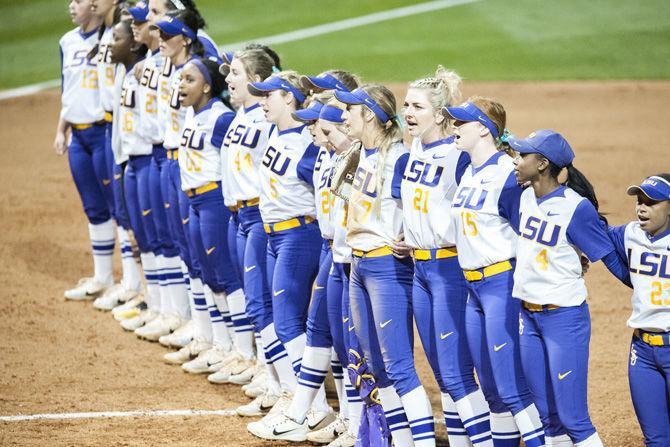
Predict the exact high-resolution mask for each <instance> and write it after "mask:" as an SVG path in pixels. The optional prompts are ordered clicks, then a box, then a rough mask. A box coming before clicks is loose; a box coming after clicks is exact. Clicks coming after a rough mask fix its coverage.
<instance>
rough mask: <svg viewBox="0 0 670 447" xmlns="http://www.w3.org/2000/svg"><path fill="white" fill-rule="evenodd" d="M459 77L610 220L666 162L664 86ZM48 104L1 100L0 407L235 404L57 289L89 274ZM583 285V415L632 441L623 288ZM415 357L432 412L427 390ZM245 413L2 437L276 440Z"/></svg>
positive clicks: (132, 441)
mask: <svg viewBox="0 0 670 447" xmlns="http://www.w3.org/2000/svg"><path fill="white" fill-rule="evenodd" d="M466 84H467V85H466V89H465V93H466V95H467V94H475V93H476V94H481V95H485V96H489V95H490V96H495V97H497V98H498V99H499V100H500V101H501V102H502V103H503V104H505V106H506V108H507V110H508V114H509V123H508V124H509V126H508V127H510V129H512V131H513V132H514V133H516V134H518V135H525V134H527V133H529V132H530V131H532V130H534V129H537V128H552V129H555V130H559V131H561V132H562V133H563V134H564V135H565V136H566V137H567V139H568V140H569V141H570V142H571V144H572V146H573V148H574V149H575V151H576V153H577V158H576V160H575V165H576V166H577V167H579V168H580V169H582V170H583V171H584V172H585V174H586V175H587V176H588V177H589V178H590V179H591V181H592V182H593V183H594V185H595V186H596V190H597V192H598V195H599V198H600V200H601V204H602V209H603V210H604V211H605V212H607V213H608V218H609V220H610V222H611V223H617V224H620V223H624V222H627V221H629V220H631V219H633V218H634V213H633V210H634V202H633V200H632V199H630V198H628V197H627V196H626V195H625V187H626V186H628V185H629V184H631V183H632V182H638V181H639V180H640V179H642V178H643V177H645V176H647V175H649V174H652V173H657V172H658V171H661V170H664V171H670V162H669V161H668V160H670V158H669V157H668V149H667V148H668V147H670V144H669V143H670V137H669V136H668V133H667V131H666V130H664V129H667V124H666V122H665V114H664V113H663V110H664V107H665V106H666V105H667V103H668V102H669V101H670V82H607V83H597V82H581V83H575V82H561V83H504V84H501V83H466ZM401 90H402V86H397V88H396V92H400V91H401ZM58 107H59V102H58V92H56V91H50V92H47V93H44V94H40V95H35V96H31V97H25V98H18V99H12V100H8V101H4V102H0V141H3V142H4V143H3V144H4V149H2V154H3V157H2V159H3V160H4V161H3V162H2V163H1V164H0V178H1V179H2V183H3V187H4V191H3V192H2V193H1V194H0V283H1V284H2V288H1V289H0V299H1V302H2V306H1V307H0V317H2V318H3V321H4V323H3V324H2V325H1V326H0V339H2V340H3V342H2V344H1V347H0V353H2V355H1V356H0V415H3V416H4V415H19V414H35V413H69V412H95V411H131V410H154V409H165V410H167V409H200V410H207V409H210V410H214V409H229V408H234V407H235V406H236V405H239V404H240V403H244V402H247V401H248V399H246V398H245V397H244V396H243V395H242V394H241V393H240V392H239V391H238V389H237V388H236V387H234V386H228V385H223V386H213V385H210V384H208V383H207V381H206V380H205V379H204V377H195V376H190V375H187V374H185V373H182V372H181V371H180V369H179V368H177V367H174V366H168V365H165V364H163V363H162V362H161V361H160V360H161V356H162V354H163V353H164V352H165V349H164V348H163V347H161V346H160V345H157V344H151V343H147V342H142V341H139V340H138V339H137V338H136V337H135V336H134V335H132V334H128V333H124V332H123V330H122V329H121V328H120V327H119V326H118V324H117V323H116V322H115V321H114V320H113V319H112V318H111V316H109V315H107V314H103V313H101V312H97V311H95V310H94V309H93V308H92V307H91V306H90V304H83V303H69V302H64V300H63V297H62V293H63V290H64V289H65V288H67V287H68V286H71V285H72V283H73V282H74V281H76V280H77V279H78V278H79V277H81V276H85V275H88V274H90V269H91V265H90V246H89V242H88V236H87V231H86V220H85V217H84V214H83V212H82V209H81V204H80V202H79V198H78V196H77V193H76V190H75V188H74V185H73V183H72V181H71V178H70V173H69V170H68V165H67V158H66V157H57V156H56V155H54V153H53V150H52V148H51V144H52V140H53V131H54V128H55V124H56V120H57V117H58ZM117 265H118V262H117ZM117 277H118V272H117ZM588 286H589V291H590V295H591V296H590V306H591V315H592V318H593V337H592V342H591V364H590V386H589V391H590V408H591V414H592V417H593V419H594V422H595V424H596V427H597V428H598V430H599V432H600V435H601V437H602V439H603V441H604V442H605V445H607V446H610V447H615V446H618V447H630V446H639V445H642V437H641V433H640V429H639V427H638V425H637V421H636V419H635V416H634V414H633V408H632V405H631V401H630V396H629V391H628V383H627V376H626V371H627V366H626V365H627V360H628V344H629V341H630V330H628V329H627V328H626V319H627V317H628V315H629V313H630V299H629V297H630V293H629V292H628V291H627V289H626V288H625V287H623V286H621V285H619V284H618V283H617V282H616V281H615V280H614V279H613V278H612V277H611V276H610V275H609V274H608V273H607V272H606V271H605V269H604V268H603V267H602V266H600V265H596V266H594V267H593V268H592V269H591V271H590V272H589V274H588ZM419 357H420V359H419V360H418V361H419V363H420V369H421V374H422V378H423V379H424V380H425V383H426V384H427V386H428V388H429V392H430V394H431V395H432V397H433V401H434V409H435V410H438V409H439V406H438V405H439V404H438V402H439V395H438V393H437V389H436V386H435V384H434V381H433V380H432V379H431V378H430V374H429V371H428V368H427V366H426V363H425V360H424V359H423V356H422V355H420V356H419ZM246 422H247V421H246V420H245V421H242V420H240V419H238V418H237V417H224V416H193V417H162V418H155V417H134V418H123V419H106V418H101V419H85V420H68V421H30V422H0V445H45V444H47V443H48V444H49V445H133V446H135V445H142V446H144V445H147V446H148V445H168V444H169V445H200V446H210V445H211V446H215V445H216V446H222V445H224V446H233V445H235V446H266V445H267V446H269V445H282V444H280V443H263V442H260V441H259V440H257V439H255V438H253V437H252V436H251V435H249V434H247V432H246V430H245V423H246ZM443 445H444V444H443Z"/></svg>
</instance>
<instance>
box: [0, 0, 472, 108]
mask: <svg viewBox="0 0 670 447" xmlns="http://www.w3.org/2000/svg"><path fill="white" fill-rule="evenodd" d="M478 1H480V0H434V1H430V2H425V3H419V4H417V5H412V6H404V7H401V8H395V9H389V10H387V11H381V12H375V13H373V14H368V15H364V16H360V17H353V18H351V19H345V20H339V21H337V22H331V23H324V24H322V25H317V26H311V27H309V28H303V29H299V30H296V31H289V32H286V33H281V34H275V35H273V36H266V37H258V38H256V39H251V40H245V41H242V42H233V43H228V44H224V45H221V46H220V48H219V50H223V49H225V50H238V49H240V48H244V46H245V45H246V44H248V43H249V42H261V43H263V44H265V45H276V44H281V43H287V42H293V41H296V40H302V39H307V38H310V37H315V36H320V35H322V34H328V33H334V32H336V31H343V30H346V29H350V28H356V27H359V26H364V25H369V24H372V23H379V22H385V21H387V20H393V19H399V18H402V17H408V16H413V15H417V14H423V13H426V12H431V11H437V10H440V9H446V8H451V7H453V6H459V5H465V4H468V3H475V2H478ZM59 85H60V79H52V80H51V81H46V82H40V83H39V84H32V85H26V86H23V87H18V88H14V89H9V90H2V91H0V101H2V100H4V99H10V98H18V97H21V96H28V95H33V94H35V93H39V92H41V91H43V90H47V89H50V88H54V87H58V86H59Z"/></svg>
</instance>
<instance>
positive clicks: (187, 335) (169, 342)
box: [158, 320, 194, 348]
mask: <svg viewBox="0 0 670 447" xmlns="http://www.w3.org/2000/svg"><path fill="white" fill-rule="evenodd" d="M182 321H183V320H182ZM193 332H194V324H193V320H186V321H185V322H184V324H182V325H181V326H180V327H179V328H178V329H177V330H175V331H174V332H173V333H171V334H167V335H163V336H161V337H159V338H158V343H160V344H162V345H163V346H167V347H173V348H183V347H184V346H186V345H187V344H189V343H191V340H193Z"/></svg>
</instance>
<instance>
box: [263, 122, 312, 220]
mask: <svg viewBox="0 0 670 447" xmlns="http://www.w3.org/2000/svg"><path fill="white" fill-rule="evenodd" d="M318 151H319V148H317V147H316V146H314V144H313V143H312V135H310V133H309V130H308V129H307V126H300V127H296V128H293V129H287V130H283V131H279V130H278V129H277V128H276V127H275V128H273V130H272V132H271V133H270V138H269V140H268V147H267V149H266V151H265V155H264V156H263V160H262V162H261V167H260V184H261V195H260V210H261V216H262V217H263V222H265V223H275V222H282V221H284V220H288V219H292V218H294V217H301V216H310V217H312V218H316V209H315V206H314V187H313V185H312V175H313V172H314V163H315V162H316V156H317V154H318Z"/></svg>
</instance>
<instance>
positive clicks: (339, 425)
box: [307, 414, 356, 445]
mask: <svg viewBox="0 0 670 447" xmlns="http://www.w3.org/2000/svg"><path fill="white" fill-rule="evenodd" d="M348 429H349V422H348V421H347V420H346V419H344V418H343V417H342V415H341V414H340V415H338V416H337V417H336V418H335V420H334V421H333V422H331V423H330V424H328V425H326V426H325V427H323V428H322V429H320V430H316V431H312V432H310V433H308V434H307V440H308V441H309V442H314V443H316V444H329V443H331V442H333V441H335V440H336V439H337V438H339V437H340V436H341V435H342V434H343V433H346V432H347V430H348ZM355 441H356V440H355V439H354V442H355ZM352 445H353V444H352Z"/></svg>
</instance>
